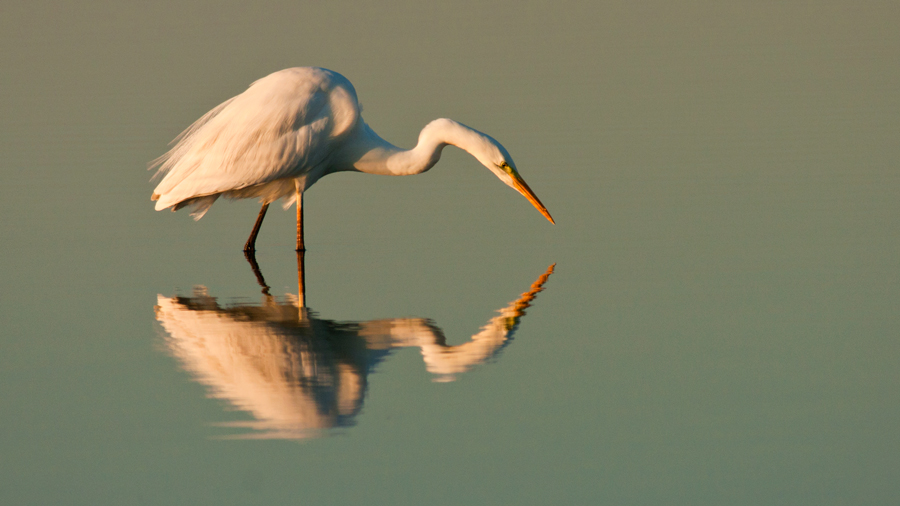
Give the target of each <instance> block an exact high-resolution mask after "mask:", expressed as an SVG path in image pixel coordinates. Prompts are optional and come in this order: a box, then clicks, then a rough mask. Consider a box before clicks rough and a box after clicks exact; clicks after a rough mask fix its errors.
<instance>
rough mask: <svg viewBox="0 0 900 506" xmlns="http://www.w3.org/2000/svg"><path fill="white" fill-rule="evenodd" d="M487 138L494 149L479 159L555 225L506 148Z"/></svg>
mask: <svg viewBox="0 0 900 506" xmlns="http://www.w3.org/2000/svg"><path fill="white" fill-rule="evenodd" d="M486 137H487V136H486ZM488 139H489V140H490V141H492V142H491V144H493V147H494V149H491V150H488V152H492V153H491V155H492V156H489V157H488V158H487V159H486V160H484V159H481V158H479V161H480V162H481V163H482V164H484V166H485V167H487V168H488V169H490V170H491V172H493V173H494V175H496V176H497V177H498V178H499V179H500V181H503V182H504V183H506V185H507V186H509V187H511V188H512V189H514V190H516V191H517V192H519V193H521V194H522V195H523V196H524V197H525V198H526V199H528V201H529V202H531V205H533V206H534V207H535V209H537V210H538V211H540V213H541V214H543V215H544V218H547V219H548V220H550V223H553V224H554V225H555V224H556V222H555V221H553V217H552V216H550V213H549V212H548V211H547V208H546V207H544V204H542V203H541V200H540V199H539V198H537V195H535V194H534V192H533V191H532V190H531V188H529V187H528V184H527V183H525V180H524V179H522V176H520V175H519V171H518V170H516V165H515V164H514V163H513V160H512V157H511V156H509V153H508V152H507V151H506V149H505V148H504V147H503V146H502V145H501V144H500V143H499V142H497V141H495V140H494V139H492V138H491V137H488Z"/></svg>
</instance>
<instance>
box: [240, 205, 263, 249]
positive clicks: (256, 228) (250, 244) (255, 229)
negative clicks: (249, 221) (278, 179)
mask: <svg viewBox="0 0 900 506" xmlns="http://www.w3.org/2000/svg"><path fill="white" fill-rule="evenodd" d="M268 210H269V204H263V206H262V209H260V210H259V216H257V217H256V224H254V225H253V231H252V232H250V238H249V239H247V243H246V244H244V251H245V252H247V251H256V236H257V235H258V234H259V227H260V226H261V225H262V222H263V218H265V217H266V211H268Z"/></svg>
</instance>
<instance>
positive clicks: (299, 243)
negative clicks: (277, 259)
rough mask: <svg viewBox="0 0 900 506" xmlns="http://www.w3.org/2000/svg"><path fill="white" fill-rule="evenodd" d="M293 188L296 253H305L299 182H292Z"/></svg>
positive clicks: (301, 194) (301, 195)
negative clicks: (295, 199)
mask: <svg viewBox="0 0 900 506" xmlns="http://www.w3.org/2000/svg"><path fill="white" fill-rule="evenodd" d="M294 188H296V191H297V251H306V247H305V246H304V245H303V191H302V190H300V181H299V180H296V179H295V180H294Z"/></svg>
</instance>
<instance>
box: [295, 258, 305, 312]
mask: <svg viewBox="0 0 900 506" xmlns="http://www.w3.org/2000/svg"><path fill="white" fill-rule="evenodd" d="M305 255H306V252H305V251H303V250H300V251H298V252H297V297H298V299H299V300H298V301H297V302H298V303H299V305H300V307H301V308H304V307H306V265H305V262H304V260H305V259H304V256H305Z"/></svg>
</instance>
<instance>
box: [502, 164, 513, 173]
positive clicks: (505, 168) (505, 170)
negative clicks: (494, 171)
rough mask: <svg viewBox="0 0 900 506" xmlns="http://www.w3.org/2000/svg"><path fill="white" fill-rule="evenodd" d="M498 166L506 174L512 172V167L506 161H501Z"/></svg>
mask: <svg viewBox="0 0 900 506" xmlns="http://www.w3.org/2000/svg"><path fill="white" fill-rule="evenodd" d="M499 167H500V169H501V170H502V171H503V172H506V173H507V174H512V173H513V168H512V167H510V166H509V164H508V163H506V162H502V163H501V164H500V165H499Z"/></svg>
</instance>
